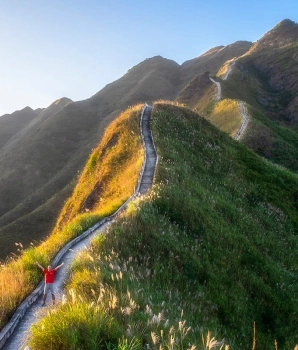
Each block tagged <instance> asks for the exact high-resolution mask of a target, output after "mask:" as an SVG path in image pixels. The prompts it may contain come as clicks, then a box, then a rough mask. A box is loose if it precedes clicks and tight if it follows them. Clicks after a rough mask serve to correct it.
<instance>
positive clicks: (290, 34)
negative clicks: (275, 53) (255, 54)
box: [251, 19, 298, 52]
mask: <svg viewBox="0 0 298 350" xmlns="http://www.w3.org/2000/svg"><path fill="white" fill-rule="evenodd" d="M297 42H298V23H296V22H293V21H291V20H289V19H284V20H283V21H281V22H280V23H278V24H277V25H276V26H275V27H274V28H273V29H271V30H270V31H269V32H267V33H266V34H265V35H264V36H263V37H262V38H261V39H260V40H258V41H257V42H256V44H255V45H254V46H253V47H252V48H251V52H252V51H258V50H260V49H261V50H262V49H263V48H270V49H274V48H281V47H285V46H287V45H294V44H295V43H297Z"/></svg>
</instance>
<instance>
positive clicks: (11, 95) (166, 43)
mask: <svg viewBox="0 0 298 350" xmlns="http://www.w3.org/2000/svg"><path fill="white" fill-rule="evenodd" d="M286 18H288V19H291V20H293V21H295V22H297V21H298V0H281V1H277V0H250V1H246V2H245V5H244V3H243V1H239V0H237V1H234V0H226V1H224V0H184V1H180V0H171V1H168V0H150V1H143V0H106V1H102V0H0V45H1V46H0V50H1V51H0V84H1V85H0V116H1V115H3V114H5V113H12V112H14V111H16V110H19V109H22V108H24V107H26V106H30V107H31V108H33V109H35V108H39V107H47V106H49V105H50V104H51V103H52V102H54V101H55V100H56V99H58V98H61V97H68V98H70V99H72V100H74V101H78V100H84V99H86V98H88V97H91V96H92V95H94V94H95V93H96V92H97V91H99V90H101V89H102V88H103V87H104V86H105V85H106V84H108V83H111V82H112V81H114V80H116V79H118V78H120V77H121V76H122V75H124V74H125V73H126V72H127V71H128V69H130V68H132V67H133V66H134V65H136V64H138V63H140V62H141V61H143V60H145V59H146V58H149V57H152V56H156V55H161V56H163V57H165V58H169V59H172V60H174V61H176V62H178V63H179V64H181V63H183V62H184V61H186V60H189V59H192V58H195V57H197V56H199V55H201V54H202V53H204V52H205V51H207V50H209V49H210V48H212V47H214V46H219V45H228V44H231V43H233V42H235V41H237V40H248V41H256V40H258V39H260V38H261V37H262V36H263V35H264V34H265V33H266V32H267V31H269V30H270V29H272V28H273V27H274V26H275V25H276V24H277V23H279V22H280V21H282V20H283V19H286Z"/></svg>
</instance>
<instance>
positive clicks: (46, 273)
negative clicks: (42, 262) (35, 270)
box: [43, 269, 56, 283]
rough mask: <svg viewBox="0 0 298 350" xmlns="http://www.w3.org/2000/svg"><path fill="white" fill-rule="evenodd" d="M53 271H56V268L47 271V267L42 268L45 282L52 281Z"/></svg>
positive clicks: (53, 277)
mask: <svg viewBox="0 0 298 350" xmlns="http://www.w3.org/2000/svg"><path fill="white" fill-rule="evenodd" d="M55 272H56V269H53V270H51V271H49V270H47V269H44V270H43V274H44V277H45V283H54V280H55Z"/></svg>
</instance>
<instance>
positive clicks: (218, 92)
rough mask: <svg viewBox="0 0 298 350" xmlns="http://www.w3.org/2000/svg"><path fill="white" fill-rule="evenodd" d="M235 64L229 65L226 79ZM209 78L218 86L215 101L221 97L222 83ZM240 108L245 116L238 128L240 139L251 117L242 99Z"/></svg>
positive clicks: (238, 137) (237, 135) (237, 137)
mask: <svg viewBox="0 0 298 350" xmlns="http://www.w3.org/2000/svg"><path fill="white" fill-rule="evenodd" d="M234 64H235V61H233V62H231V63H230V65H229V67H228V72H227V75H226V77H225V79H224V80H226V79H227V78H228V75H229V73H230V72H231V69H232V66H233V65H234ZM209 79H210V80H211V81H212V83H214V84H216V86H217V95H216V98H215V101H219V100H220V99H221V86H220V83H219V82H218V81H215V80H214V79H212V78H211V77H209ZM239 109H240V113H241V115H242V118H243V123H242V124H241V126H240V129H239V130H238V132H237V134H236V136H235V140H239V139H240V137H241V136H242V135H243V133H244V131H245V129H246V127H247V125H248V121H249V118H248V115H247V113H246V109H245V106H244V102H242V101H240V102H239Z"/></svg>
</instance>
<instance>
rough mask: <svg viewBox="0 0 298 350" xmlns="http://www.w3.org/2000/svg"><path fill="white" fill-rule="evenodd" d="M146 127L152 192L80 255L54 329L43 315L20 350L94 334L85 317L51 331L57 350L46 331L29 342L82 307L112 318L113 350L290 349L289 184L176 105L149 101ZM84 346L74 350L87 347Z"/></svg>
mask: <svg viewBox="0 0 298 350" xmlns="http://www.w3.org/2000/svg"><path fill="white" fill-rule="evenodd" d="M152 127H153V135H154V139H155V144H156V146H157V150H158V154H159V162H158V168H157V172H156V181H155V185H154V188H153V190H152V191H151V192H150V193H149V194H148V195H147V196H146V197H144V198H140V199H137V200H136V201H134V202H133V203H131V204H130V206H129V209H128V211H127V213H126V214H125V215H123V216H122V218H121V219H120V220H118V221H117V222H116V223H114V224H113V225H112V226H111V227H110V228H109V229H108V231H107V232H106V235H105V236H101V235H100V236H98V237H97V238H96V239H95V240H94V241H93V244H92V247H91V248H90V249H89V250H88V251H86V252H84V253H82V254H81V256H79V257H78V259H77V260H76V262H75V263H74V265H73V270H72V277H71V279H70V280H69V281H68V283H67V285H66V294H67V296H68V297H67V299H68V301H67V302H66V304H65V305H67V306H65V305H62V306H61V308H59V307H58V308H57V309H55V310H54V311H53V313H54V314H55V317H56V319H57V321H56V322H54V320H53V318H51V316H48V317H46V318H44V319H43V320H42V321H40V322H39V323H37V324H36V325H35V326H34V328H33V329H32V332H33V333H32V336H31V343H30V349H33V350H34V349H40V348H43V347H44V346H45V345H42V344H49V343H51V344H53V347H52V349H68V348H71V341H72V340H68V332H71V333H73V332H78V333H80V330H81V329H86V331H84V332H85V333H88V334H89V332H91V333H96V331H95V330H93V331H92V329H94V328H92V327H93V326H92V324H93V323H94V321H93V320H90V327H89V320H88V319H86V321H84V322H83V325H80V324H79V325H77V323H76V322H73V321H71V320H70V321H67V322H65V324H64V325H63V327H64V328H63V329H64V332H60V333H59V334H61V333H63V334H61V341H60V343H59V344H63V345H58V342H54V341H53V340H54V339H56V338H55V337H56V336H55V331H53V332H52V333H51V334H49V336H48V337H47V338H46V339H44V340H43V342H41V343H40V342H39V339H40V338H41V337H43V332H44V331H43V330H44V329H47V328H48V327H49V328H53V329H56V330H57V332H58V328H59V327H60V323H59V321H58V320H61V319H68V317H69V315H67V316H66V317H64V312H66V311H65V310H69V311H68V312H69V314H73V318H77V317H79V316H78V315H76V312H77V310H78V309H82V310H84V309H85V308H86V307H87V306H88V305H89V307H90V308H98V310H104V311H103V312H104V314H105V317H108V316H110V317H112V320H113V322H112V324H111V328H109V329H106V330H105V331H104V332H105V334H104V335H102V339H104V341H105V342H106V343H107V344H108V345H107V348H111V349H120V348H124V347H125V348H126V349H143V348H144V347H145V346H146V344H149V347H150V348H152V349H161V348H164V349H191V348H192V349H194V347H192V346H196V349H211V348H212V342H211V340H212V338H211V337H212V336H210V333H208V332H209V331H211V334H212V335H214V336H215V338H216V339H218V340H221V339H222V338H225V339H226V341H225V344H230V346H231V347H230V349H239V350H245V349H252V348H254V349H256V350H257V349H269V348H274V344H275V341H276V342H277V344H278V349H280V350H281V349H293V348H294V347H295V345H296V344H297V343H298V338H297V332H296V328H297V322H298V305H297V302H296V301H297V290H298V278H297V268H298V237H297V232H298V217H297V209H298V205H297V203H298V201H297V198H298V186H297V185H298V179H297V176H295V175H293V174H292V173H290V172H288V171H286V170H284V169H280V168H277V167H275V166H273V165H271V164H270V163H268V162H266V161H264V160H263V159H261V158H260V157H258V156H257V155H255V154H254V153H253V152H251V151H249V150H248V149H247V148H246V147H244V146H243V145H241V144H239V143H238V142H236V141H234V140H232V139H231V138H230V137H228V136H227V135H226V134H224V133H222V132H220V131H219V130H218V129H217V128H215V127H214V126H212V125H211V124H210V123H209V122H207V121H206V120H205V119H203V118H200V117H199V116H198V115H197V114H195V113H193V112H191V111H189V110H187V109H185V108H182V107H177V106H172V105H167V104H156V105H155V107H154V111H153V114H152ZM67 308H68V309H67ZM80 312H81V311H80ZM254 324H255V327H256V335H255V336H254V333H253V328H254ZM118 327H119V328H118ZM114 329H115V330H114ZM119 329H120V333H121V336H119V333H118V331H119ZM111 333H112V336H111ZM202 335H203V336H204V338H203V339H204V344H203V343H202ZM95 336H96V334H93V335H92V336H91V339H94V337H95ZM207 339H208V342H209V345H208V346H209V347H208V346H207V344H206V341H207ZM213 340H214V339H213ZM84 341H85V340H83V341H82V342H81V343H78V348H80V349H87V347H86V346H85V345H84ZM254 342H255V345H253V343H254ZM171 344H172V345H171ZM59 346H60V347H59ZM123 346H124V347H123Z"/></svg>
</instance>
